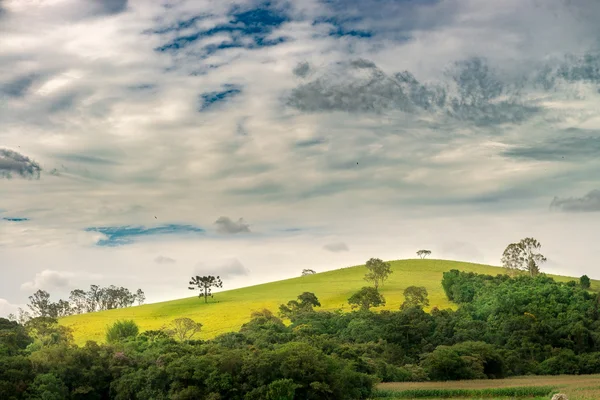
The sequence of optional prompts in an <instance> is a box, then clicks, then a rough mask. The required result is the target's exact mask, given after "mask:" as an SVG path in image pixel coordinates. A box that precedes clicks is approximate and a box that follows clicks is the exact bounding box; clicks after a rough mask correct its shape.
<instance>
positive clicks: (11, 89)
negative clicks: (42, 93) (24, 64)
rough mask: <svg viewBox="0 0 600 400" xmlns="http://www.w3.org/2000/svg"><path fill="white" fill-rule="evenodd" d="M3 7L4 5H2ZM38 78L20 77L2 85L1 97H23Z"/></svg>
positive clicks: (0, 89) (31, 76) (0, 86)
mask: <svg viewBox="0 0 600 400" xmlns="http://www.w3.org/2000/svg"><path fill="white" fill-rule="evenodd" d="M0 7H2V4H0ZM0 15H1V12H0ZM37 78H38V77H37V76H36V75H25V76H20V77H18V78H16V79H14V80H12V81H9V82H6V83H3V84H1V85H0V97H2V96H8V97H17V98H18V97H23V96H24V95H25V94H26V93H27V91H28V90H29V88H30V87H31V86H32V85H33V83H34V82H35V81H36V79H37Z"/></svg>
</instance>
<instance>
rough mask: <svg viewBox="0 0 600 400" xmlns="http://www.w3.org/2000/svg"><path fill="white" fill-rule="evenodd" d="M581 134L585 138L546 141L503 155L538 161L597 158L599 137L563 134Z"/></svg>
mask: <svg viewBox="0 0 600 400" xmlns="http://www.w3.org/2000/svg"><path fill="white" fill-rule="evenodd" d="M569 132H572V133H573V132H574V133H580V134H581V133H582V134H584V135H585V136H572V137H565V138H558V139H553V140H547V141H545V142H541V143H539V144H536V145H529V146H519V147H515V148H512V149H509V150H505V151H504V152H503V155H505V156H507V157H513V158H524V159H531V160H538V161H570V162H573V161H579V160H582V159H590V158H597V157H598V154H600V136H591V135H589V133H590V132H589V131H588V132H587V135H586V131H582V130H579V129H569V130H566V131H565V133H569Z"/></svg>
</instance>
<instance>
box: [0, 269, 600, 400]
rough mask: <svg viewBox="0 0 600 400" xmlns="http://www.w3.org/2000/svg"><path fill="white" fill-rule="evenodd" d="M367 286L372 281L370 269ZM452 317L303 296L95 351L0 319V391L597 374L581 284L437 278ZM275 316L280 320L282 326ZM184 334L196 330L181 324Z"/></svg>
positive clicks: (314, 388) (64, 333) (306, 389)
mask: <svg viewBox="0 0 600 400" xmlns="http://www.w3.org/2000/svg"><path fill="white" fill-rule="evenodd" d="M377 264H379V263H378V262H373V263H371V266H373V268H371V270H370V273H371V275H370V276H369V277H370V278H377V279H378V280H377V284H378V285H381V284H382V282H383V280H382V279H381V277H382V276H384V275H382V274H381V273H375V272H377V271H379V272H381V271H384V272H385V270H386V268H385V266H382V267H381V268H380V269H379V270H378V269H377V268H375V267H374V266H376V265H377ZM442 286H443V287H444V290H445V291H446V294H447V296H448V297H449V298H450V299H452V300H453V301H455V302H456V303H458V305H459V307H458V310H456V311H453V310H450V309H447V310H439V309H437V308H433V309H432V310H431V311H430V312H429V313H427V312H425V311H424V309H423V308H424V306H426V304H427V303H428V299H427V293H426V291H424V290H422V289H423V288H415V287H411V288H409V289H410V290H409V289H407V290H406V291H405V295H406V296H405V298H406V301H405V302H404V303H403V304H402V306H401V307H400V309H399V310H395V311H394V310H384V311H380V312H373V311H371V309H370V307H371V306H374V305H375V304H378V303H380V301H382V300H383V299H382V298H380V297H378V296H380V294H379V293H378V292H377V290H376V289H375V288H373V287H368V288H363V289H361V291H359V292H357V294H354V295H353V296H352V297H351V299H352V298H353V300H352V302H353V304H355V305H356V307H355V311H353V312H349V313H344V312H342V311H341V310H337V311H319V310H318V309H319V307H320V302H319V299H318V297H317V295H316V294H314V293H309V292H306V293H302V294H300V295H299V296H298V297H297V298H296V299H290V301H289V302H287V303H286V304H282V305H281V307H280V309H279V316H277V315H275V314H274V313H273V312H271V311H269V310H263V311H260V312H255V313H253V314H252V318H251V320H250V321H249V322H248V323H246V324H245V325H243V326H242V328H241V329H240V330H239V332H231V333H226V334H223V335H220V336H218V337H216V338H215V339H213V340H209V341H202V340H190V338H191V337H192V336H193V332H197V330H198V329H200V326H199V324H198V323H195V322H193V321H183V320H182V321H177V322H175V321H174V323H173V326H172V328H171V329H170V330H168V329H163V330H156V331H146V332H142V333H138V328H137V326H136V325H135V323H133V322H125V321H120V322H117V323H116V324H115V325H114V326H113V327H110V329H109V330H108V332H107V334H108V336H107V339H109V340H108V341H109V343H108V344H104V345H98V344H96V343H94V342H88V343H87V344H86V345H85V346H83V347H77V346H74V345H73V344H72V338H71V334H70V332H69V330H68V329H67V328H65V327H61V326H59V325H58V324H57V323H56V321H55V320H53V319H52V318H34V319H32V320H30V321H28V322H27V323H26V324H25V325H20V324H18V323H16V322H10V321H7V320H0V393H3V394H4V393H6V395H5V397H3V398H7V399H33V398H60V399H139V400H142V399H148V400H149V399H211V400H217V399H232V400H252V399H261V400H262V399H265V400H269V399H278V400H279V399H289V400H291V399H366V398H369V397H370V396H371V395H372V390H373V387H374V385H375V383H377V382H380V381H425V380H458V379H486V378H487V379H496V378H503V377H508V376H515V375H527V374H589V373H600V297H599V296H598V294H597V293H592V292H589V291H588V290H587V289H586V288H585V282H583V281H582V282H581V284H579V283H576V282H569V283H559V282H555V281H554V280H553V279H551V278H549V277H546V276H544V275H543V274H540V275H537V276H535V277H531V276H519V277H509V276H507V275H498V276H487V275H479V274H474V273H464V272H459V271H457V270H452V271H449V272H446V273H445V274H444V277H443V281H442ZM282 318H286V319H288V320H289V321H290V323H289V324H286V323H284V321H283V320H282ZM194 324H196V325H194Z"/></svg>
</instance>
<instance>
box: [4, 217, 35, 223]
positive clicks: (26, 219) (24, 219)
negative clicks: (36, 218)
mask: <svg viewBox="0 0 600 400" xmlns="http://www.w3.org/2000/svg"><path fill="white" fill-rule="evenodd" d="M2 220H3V221H8V222H25V221H29V218H12V217H4V218H2Z"/></svg>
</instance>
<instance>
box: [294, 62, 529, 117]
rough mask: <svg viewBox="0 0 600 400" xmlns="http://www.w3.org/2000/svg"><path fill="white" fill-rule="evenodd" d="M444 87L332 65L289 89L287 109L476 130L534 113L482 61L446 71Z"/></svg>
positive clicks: (358, 65)
mask: <svg viewBox="0 0 600 400" xmlns="http://www.w3.org/2000/svg"><path fill="white" fill-rule="evenodd" d="M446 78H447V81H446V82H444V83H428V84H424V83H421V82H419V81H418V80H417V79H416V78H415V76H414V75H413V74H412V73H410V72H409V71H404V72H400V73H397V74H394V75H388V74H386V73H385V72H383V71H382V70H381V69H379V68H378V67H377V65H375V64H374V63H373V62H371V61H369V60H363V59H359V60H354V61H351V62H348V63H345V64H342V65H338V66H334V67H332V68H331V70H330V71H327V72H326V73H325V74H324V76H321V77H319V78H316V79H314V80H312V81H310V82H307V83H304V84H301V85H299V86H298V87H296V88H295V89H293V90H292V92H291V94H290V96H289V98H288V105H289V106H291V107H294V108H296V109H298V110H301V111H304V112H309V113H316V112H332V111H345V112H349V113H357V112H360V113H376V114H379V113H384V112H387V111H393V110H396V111H402V112H405V113H423V112H427V113H434V112H437V113H441V114H442V115H444V114H445V115H447V116H450V117H452V118H454V119H457V120H466V121H471V122H473V123H475V124H476V125H498V124H503V123H518V122H522V121H524V120H526V119H528V118H529V117H531V116H533V115H534V114H536V113H538V112H539V111H540V109H539V108H538V107H536V106H535V105H531V104H524V103H523V102H521V101H519V98H518V96H517V94H518V92H517V89H516V88H515V87H513V86H512V85H510V84H505V83H503V82H502V81H501V80H500V78H499V77H498V76H497V75H496V73H495V72H494V71H493V70H492V69H491V68H490V67H489V66H488V64H487V62H486V61H485V60H482V59H479V58H472V59H468V60H465V61H462V62H459V63H456V64H454V65H453V66H452V67H451V68H449V69H448V70H447V71H446Z"/></svg>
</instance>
